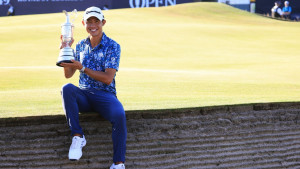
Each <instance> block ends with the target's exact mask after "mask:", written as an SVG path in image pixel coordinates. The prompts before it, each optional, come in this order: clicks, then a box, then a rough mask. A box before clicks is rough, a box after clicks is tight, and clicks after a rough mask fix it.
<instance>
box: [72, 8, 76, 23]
mask: <svg viewBox="0 0 300 169" xmlns="http://www.w3.org/2000/svg"><path fill="white" fill-rule="evenodd" d="M76 18H77V9H74V10H73V11H72V22H73V23H74V21H75V19H76Z"/></svg>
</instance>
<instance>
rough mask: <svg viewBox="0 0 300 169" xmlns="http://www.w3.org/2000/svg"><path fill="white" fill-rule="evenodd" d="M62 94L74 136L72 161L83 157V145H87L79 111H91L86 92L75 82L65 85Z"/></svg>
mask: <svg viewBox="0 0 300 169" xmlns="http://www.w3.org/2000/svg"><path fill="white" fill-rule="evenodd" d="M61 94H62V101H63V107H64V111H65V113H66V118H67V122H68V124H69V126H70V129H71V135H72V136H73V138H72V144H71V146H70V149H69V155H68V156H69V159H70V160H71V161H76V160H79V159H80V158H81V156H82V147H84V146H85V145H86V140H85V137H84V135H83V132H82V128H81V127H80V124H79V111H81V112H84V111H89V110H90V106H89V104H88V102H87V97H86V94H85V92H84V91H82V90H81V89H79V88H78V87H76V86H74V85H73V84H70V83H69V84H66V85H64V86H63V88H62V92H61Z"/></svg>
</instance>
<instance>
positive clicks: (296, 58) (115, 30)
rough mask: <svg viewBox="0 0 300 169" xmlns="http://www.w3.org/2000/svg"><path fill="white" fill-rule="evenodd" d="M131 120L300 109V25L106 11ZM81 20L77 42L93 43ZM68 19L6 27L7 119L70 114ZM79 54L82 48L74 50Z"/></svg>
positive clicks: (203, 8) (173, 11)
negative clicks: (189, 112) (63, 44)
mask: <svg viewBox="0 0 300 169" xmlns="http://www.w3.org/2000/svg"><path fill="white" fill-rule="evenodd" d="M104 14H105V18H106V19H107V23H106V25H105V27H104V31H105V33H106V34H107V35H108V36H110V37H111V38H113V39H115V40H116V41H117V42H119V43H120V44H121V48H122V54H121V64H120V70H119V72H118V73H117V77H116V82H117V91H118V98H119V99H120V100H121V102H122V103H123V105H124V107H125V109H126V110H139V109H166V108H167V109H169V108H181V107H199V106H210V105H224V104H241V103H257V102H285V101H299V100H300V78H299V72H300V66H299V63H300V50H299V37H300V29H299V28H300V23H299V22H286V21H279V20H273V19H269V18H264V17H261V16H258V15H255V14H250V13H248V12H245V11H241V10H238V9H235V8H232V7H230V6H227V5H224V4H219V3H190V4H182V5H177V6H172V7H161V8H144V9H119V10H109V11H105V12H104ZM78 16H79V17H78V18H77V19H76V20H75V35H74V38H75V41H78V40H80V39H82V38H85V37H86V36H87V35H86V33H85V29H84V28H83V26H82V25H81V18H82V12H79V15H78ZM64 19H65V16H64V14H63V13H56V14H42V15H26V16H15V17H1V18H0V51H1V54H0V117H14V116H32V115H49V114H63V111H62V106H61V99H60V89H61V86H62V85H63V84H65V83H69V82H71V83H74V84H76V85H77V84H78V74H76V75H74V77H73V78H72V79H64V77H63V72H62V69H61V68H59V67H56V66H55V62H56V60H57V57H58V53H59V48H58V47H59V43H60V40H59V35H60V24H61V23H63V22H64ZM73 47H74V46H73Z"/></svg>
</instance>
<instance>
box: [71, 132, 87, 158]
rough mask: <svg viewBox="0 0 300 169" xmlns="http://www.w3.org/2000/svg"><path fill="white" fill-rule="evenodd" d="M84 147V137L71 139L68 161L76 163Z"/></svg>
mask: <svg viewBox="0 0 300 169" xmlns="http://www.w3.org/2000/svg"><path fill="white" fill-rule="evenodd" d="M85 145H86V140H85V138H84V136H82V138H81V137H79V136H74V137H73V139H72V144H71V146H70V149H69V159H70V160H71V161H77V160H79V159H80V157H81V156H82V147H84V146H85Z"/></svg>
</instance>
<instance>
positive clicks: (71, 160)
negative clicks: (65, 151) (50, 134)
mask: <svg viewBox="0 0 300 169" xmlns="http://www.w3.org/2000/svg"><path fill="white" fill-rule="evenodd" d="M69 160H70V161H78V160H76V159H69Z"/></svg>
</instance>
